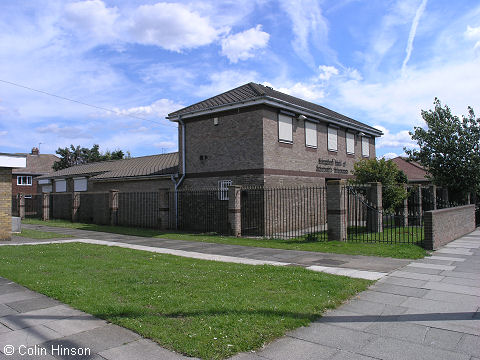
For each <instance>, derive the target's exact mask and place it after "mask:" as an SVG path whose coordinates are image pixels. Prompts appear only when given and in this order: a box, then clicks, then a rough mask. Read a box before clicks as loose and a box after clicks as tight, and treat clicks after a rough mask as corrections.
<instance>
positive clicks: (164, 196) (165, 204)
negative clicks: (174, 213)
mask: <svg viewBox="0 0 480 360" xmlns="http://www.w3.org/2000/svg"><path fill="white" fill-rule="evenodd" d="M168 200H169V199H168V189H163V188H160V189H158V212H159V219H158V220H159V222H160V224H159V225H160V226H159V227H160V229H168V219H169V212H170V208H169V201H168Z"/></svg>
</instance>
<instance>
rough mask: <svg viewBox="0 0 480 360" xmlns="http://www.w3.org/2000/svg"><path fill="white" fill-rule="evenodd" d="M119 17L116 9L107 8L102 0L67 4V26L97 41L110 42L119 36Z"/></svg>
mask: <svg viewBox="0 0 480 360" xmlns="http://www.w3.org/2000/svg"><path fill="white" fill-rule="evenodd" d="M118 17H119V13H118V9H117V8H116V7H111V8H107V7H106V6H105V3H104V2H103V1H101V0H87V1H79V2H74V3H70V4H67V5H66V7H65V20H66V25H67V26H69V27H72V28H73V29H75V31H77V32H78V33H79V34H81V35H82V36H84V35H85V32H87V33H89V34H90V35H93V36H95V37H96V38H97V39H102V40H108V39H113V38H115V37H116V36H117V29H116V24H115V23H116V21H117V19H118Z"/></svg>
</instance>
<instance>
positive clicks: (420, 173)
mask: <svg viewBox="0 0 480 360" xmlns="http://www.w3.org/2000/svg"><path fill="white" fill-rule="evenodd" d="M392 161H393V162H394V163H395V164H397V167H398V168H399V169H400V170H402V171H403V172H404V173H405V175H407V179H408V181H428V178H427V176H428V175H429V174H428V171H427V169H425V167H423V166H422V165H421V164H419V163H418V162H415V161H407V159H406V158H403V157H401V156H397V157H396V158H393V159H392Z"/></svg>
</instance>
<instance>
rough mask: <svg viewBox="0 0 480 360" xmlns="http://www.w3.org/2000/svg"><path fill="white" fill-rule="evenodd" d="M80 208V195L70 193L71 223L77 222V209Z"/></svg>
mask: <svg viewBox="0 0 480 360" xmlns="http://www.w3.org/2000/svg"><path fill="white" fill-rule="evenodd" d="M79 208H80V193H78V192H74V193H72V222H78V209H79Z"/></svg>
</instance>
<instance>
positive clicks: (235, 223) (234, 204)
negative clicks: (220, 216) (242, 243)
mask: <svg viewBox="0 0 480 360" xmlns="http://www.w3.org/2000/svg"><path fill="white" fill-rule="evenodd" d="M241 189H242V188H241V186H239V185H230V186H229V187H228V223H229V225H230V233H231V234H232V235H233V236H237V237H239V236H241V235H242V209H241V201H240V200H241V199H240V196H241Z"/></svg>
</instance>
